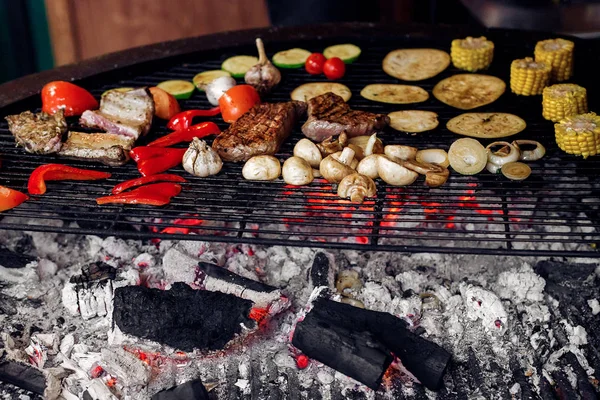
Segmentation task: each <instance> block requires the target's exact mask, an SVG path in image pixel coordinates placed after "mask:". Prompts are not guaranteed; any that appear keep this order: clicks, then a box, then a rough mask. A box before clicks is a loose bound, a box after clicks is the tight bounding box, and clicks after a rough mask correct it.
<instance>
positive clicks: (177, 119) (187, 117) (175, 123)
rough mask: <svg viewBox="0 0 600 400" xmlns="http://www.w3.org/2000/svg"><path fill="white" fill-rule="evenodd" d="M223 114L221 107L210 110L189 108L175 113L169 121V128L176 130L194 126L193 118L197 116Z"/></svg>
mask: <svg viewBox="0 0 600 400" xmlns="http://www.w3.org/2000/svg"><path fill="white" fill-rule="evenodd" d="M219 114H221V108H220V107H218V106H217V107H215V108H210V109H208V110H187V111H183V112H180V113H179V114H177V115H175V116H174V117H173V118H171V120H170V121H169V122H168V123H167V128H169V129H172V130H174V131H181V130H183V129H187V128H189V127H190V126H192V120H193V119H194V118H196V117H214V116H215V115H219Z"/></svg>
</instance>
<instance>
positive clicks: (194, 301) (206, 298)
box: [113, 283, 255, 351]
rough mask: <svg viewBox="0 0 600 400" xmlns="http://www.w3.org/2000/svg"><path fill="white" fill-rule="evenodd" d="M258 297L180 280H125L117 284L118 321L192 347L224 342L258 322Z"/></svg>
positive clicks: (130, 329) (128, 329)
mask: <svg viewBox="0 0 600 400" xmlns="http://www.w3.org/2000/svg"><path fill="white" fill-rule="evenodd" d="M251 308H252V302H251V301H249V300H245V299H241V298H239V297H236V296H234V295H231V294H225V293H221V292H211V291H206V290H194V289H192V288H191V287H189V286H188V285H186V284H184V283H174V284H173V285H172V287H171V289H170V290H158V289H148V288H146V287H141V286H125V287H121V288H117V289H116V290H115V298H114V312H113V321H114V323H116V325H117V326H118V327H119V328H120V329H121V331H122V332H124V333H127V334H130V335H133V336H137V337H141V338H145V339H149V340H154V341H156V342H159V343H163V344H166V345H169V346H171V347H174V348H177V349H180V350H183V351H192V350H194V349H200V350H218V349H222V348H224V347H225V346H226V345H227V343H229V342H230V341H231V340H232V339H233V338H234V337H235V336H236V335H238V334H240V333H241V332H242V325H243V326H244V327H245V328H247V329H252V328H254V327H255V322H254V321H253V320H252V319H250V318H249V315H250V310H251Z"/></svg>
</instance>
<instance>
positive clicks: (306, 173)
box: [281, 157, 314, 186]
mask: <svg viewBox="0 0 600 400" xmlns="http://www.w3.org/2000/svg"><path fill="white" fill-rule="evenodd" d="M281 173H282V175H283V180H284V181H285V183H287V184H288V185H296V186H300V185H308V184H309V183H311V182H312V181H313V179H314V178H313V173H312V168H311V167H310V164H309V163H307V162H306V160H304V159H303V158H300V157H290V158H288V159H287V160H285V162H284V163H283V168H282V169H281Z"/></svg>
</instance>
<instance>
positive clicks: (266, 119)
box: [212, 101, 306, 161]
mask: <svg viewBox="0 0 600 400" xmlns="http://www.w3.org/2000/svg"><path fill="white" fill-rule="evenodd" d="M305 112H306V103H304V102H302V101H289V102H286V103H263V104H258V105H256V106H254V107H252V108H251V109H250V111H248V112H247V113H246V114H244V115H242V116H241V117H240V118H239V119H238V120H237V121H235V122H234V123H233V124H231V125H230V126H229V128H227V129H226V130H225V131H224V132H223V133H221V134H220V135H219V136H217V138H216V139H215V140H214V142H213V144H212V147H213V149H214V150H215V151H216V152H217V153H218V154H219V156H221V158H222V159H223V160H225V161H246V160H248V159H250V158H251V157H253V156H257V155H263V154H270V155H272V154H275V153H277V151H278V150H279V147H280V146H281V144H282V143H283V142H284V140H285V139H287V137H288V136H289V135H290V132H291V131H292V127H293V126H294V124H295V123H296V122H297V121H298V119H299V118H300V117H301V116H302V115H303V114H304V113H305Z"/></svg>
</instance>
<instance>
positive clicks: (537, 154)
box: [512, 140, 546, 161]
mask: <svg viewBox="0 0 600 400" xmlns="http://www.w3.org/2000/svg"><path fill="white" fill-rule="evenodd" d="M512 145H513V146H515V147H516V149H517V150H519V153H520V155H519V160H522V161H537V160H539V159H540V158H542V157H544V155H545V154H546V148H545V147H544V146H542V144H541V143H540V142H536V141H535V140H515V141H513V142H512ZM523 145H531V146H534V148H533V150H523V148H522V146H523Z"/></svg>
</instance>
